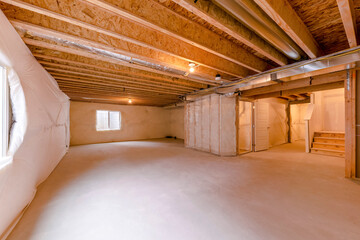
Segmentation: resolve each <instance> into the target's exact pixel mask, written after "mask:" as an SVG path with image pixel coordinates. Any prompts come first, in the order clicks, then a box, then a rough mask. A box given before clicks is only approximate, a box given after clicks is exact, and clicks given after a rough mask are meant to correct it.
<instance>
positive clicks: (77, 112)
mask: <svg viewBox="0 0 360 240" xmlns="http://www.w3.org/2000/svg"><path fill="white" fill-rule="evenodd" d="M96 110H110V111H120V113H121V129H120V130H115V131H96ZM171 111H173V110H170V109H165V108H160V107H147V106H129V105H117V104H103V103H87V102H74V101H71V104H70V134H71V138H70V144H71V145H80V144H92V143H104V142H118V141H128V140H142V139H154V138H163V137H165V136H170V135H171V129H170V127H171V126H170V118H171ZM174 114H175V113H174ZM177 114H178V115H181V113H177ZM181 117H182V118H183V116H181ZM177 126H178V127H180V124H175V125H174V126H173V127H174V128H176V127H177ZM182 128H183V126H182ZM178 131H179V132H180V131H181V130H178Z"/></svg>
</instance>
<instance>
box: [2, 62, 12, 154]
mask: <svg viewBox="0 0 360 240" xmlns="http://www.w3.org/2000/svg"><path fill="white" fill-rule="evenodd" d="M0 82H1V86H0V88H1V89H0V98H1V110H0V114H1V116H0V127H1V139H0V148H1V149H0V150H1V159H4V158H5V157H6V156H7V151H8V146H9V126H10V104H9V102H10V101H9V83H8V81H7V76H6V69H5V68H4V67H1V66H0Z"/></svg>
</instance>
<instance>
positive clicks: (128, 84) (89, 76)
mask: <svg viewBox="0 0 360 240" xmlns="http://www.w3.org/2000/svg"><path fill="white" fill-rule="evenodd" d="M45 69H46V70H48V71H49V73H50V74H53V73H54V72H60V73H69V74H70V75H69V76H72V77H76V78H84V76H85V78H86V79H99V80H101V79H102V80H113V81H115V82H116V81H117V80H118V79H114V78H109V77H103V76H94V75H92V74H86V73H79V72H73V71H67V70H62V69H57V68H48V67H45ZM121 86H123V87H124V88H129V89H137V90H142V91H150V92H159V93H168V94H173V95H179V96H180V95H182V94H184V91H182V92H181V91H178V90H177V91H174V90H168V89H162V88H158V87H156V88H154V87H155V86H153V85H150V87H152V88H149V86H147V87H144V86H141V85H138V84H134V83H131V82H129V81H128V82H126V83H122V85H121Z"/></svg>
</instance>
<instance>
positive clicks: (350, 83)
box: [344, 70, 358, 178]
mask: <svg viewBox="0 0 360 240" xmlns="http://www.w3.org/2000/svg"><path fill="white" fill-rule="evenodd" d="M357 74H358V73H357V71H355V70H348V72H347V79H346V81H345V84H344V88H345V177H347V178H355V177H356V175H357V173H356V158H357V156H356V152H357V151H356V145H357V140H358V139H357V138H358V137H357V136H356V130H357V129H356V114H357V113H356V110H357V109H356V98H357V96H356V95H357V92H356V87H357V78H358V76H357Z"/></svg>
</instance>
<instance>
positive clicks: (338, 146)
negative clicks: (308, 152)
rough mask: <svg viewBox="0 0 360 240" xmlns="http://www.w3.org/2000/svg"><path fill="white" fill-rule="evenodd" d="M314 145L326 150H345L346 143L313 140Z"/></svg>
mask: <svg viewBox="0 0 360 240" xmlns="http://www.w3.org/2000/svg"><path fill="white" fill-rule="evenodd" d="M313 147H314V148H318V149H324V150H328V149H331V150H339V151H345V145H344V144H336V143H335V144H334V143H320V142H313Z"/></svg>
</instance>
